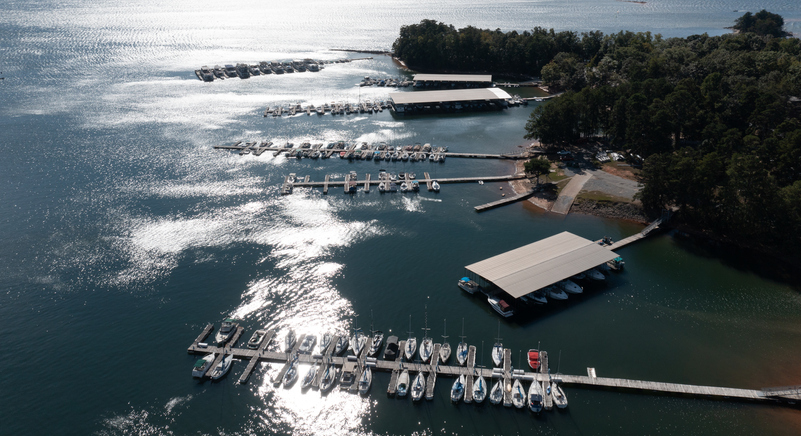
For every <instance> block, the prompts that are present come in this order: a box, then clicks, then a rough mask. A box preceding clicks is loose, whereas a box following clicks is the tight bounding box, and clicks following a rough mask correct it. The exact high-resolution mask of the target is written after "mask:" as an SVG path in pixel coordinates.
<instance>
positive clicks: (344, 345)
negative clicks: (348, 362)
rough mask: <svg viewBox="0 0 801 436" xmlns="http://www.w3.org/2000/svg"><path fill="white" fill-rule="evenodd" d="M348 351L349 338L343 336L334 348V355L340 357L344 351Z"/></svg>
mask: <svg viewBox="0 0 801 436" xmlns="http://www.w3.org/2000/svg"><path fill="white" fill-rule="evenodd" d="M347 349H348V337H347V336H346V335H342V336H340V337H339V340H337V343H336V345H335V346H334V354H335V355H339V354H342V352H343V351H345V350H347Z"/></svg>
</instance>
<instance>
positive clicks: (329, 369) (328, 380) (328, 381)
mask: <svg viewBox="0 0 801 436" xmlns="http://www.w3.org/2000/svg"><path fill="white" fill-rule="evenodd" d="M336 381H337V367H336V366H334V364H329V365H328V366H326V368H325V373H323V378H322V380H320V391H321V392H326V391H328V390H329V389H331V388H332V387H334V383H336Z"/></svg>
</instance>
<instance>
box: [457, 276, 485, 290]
mask: <svg viewBox="0 0 801 436" xmlns="http://www.w3.org/2000/svg"><path fill="white" fill-rule="evenodd" d="M457 285H459V287H460V288H462V290H464V291H465V292H467V293H468V294H475V293H476V291H480V290H481V286H479V285H478V283H476V282H474V281H473V280H470V277H462V278H461V279H459V282H458V283H457Z"/></svg>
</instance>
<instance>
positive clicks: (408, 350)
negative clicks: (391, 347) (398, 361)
mask: <svg viewBox="0 0 801 436" xmlns="http://www.w3.org/2000/svg"><path fill="white" fill-rule="evenodd" d="M415 351H417V338H413V337H411V336H410V337H409V339H406V345H404V346H403V355H404V356H405V357H406V360H408V361H410V362H411V361H412V360H414V352H415Z"/></svg>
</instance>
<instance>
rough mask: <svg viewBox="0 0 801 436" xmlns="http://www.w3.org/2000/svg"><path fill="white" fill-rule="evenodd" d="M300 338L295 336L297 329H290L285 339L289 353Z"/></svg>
mask: <svg viewBox="0 0 801 436" xmlns="http://www.w3.org/2000/svg"><path fill="white" fill-rule="evenodd" d="M297 340H298V338H297V336H295V330H292V329H289V332H287V334H286V338H285V339H284V346H285V347H286V348H285V349H286V352H287V353H289V352H290V351H292V348H293V347H294V346H295V342H297Z"/></svg>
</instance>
